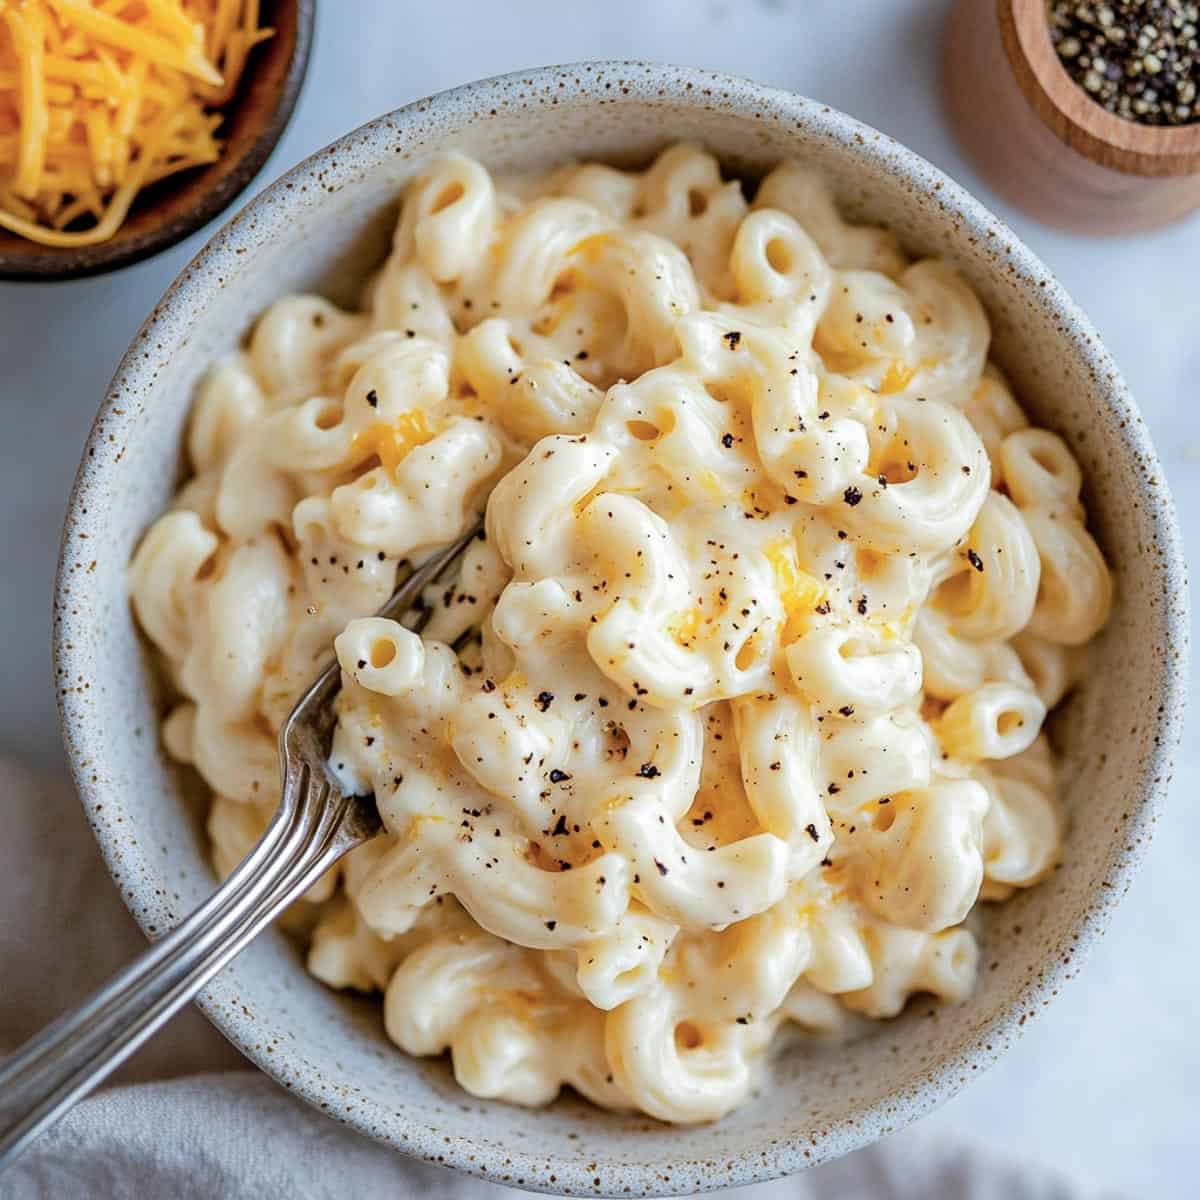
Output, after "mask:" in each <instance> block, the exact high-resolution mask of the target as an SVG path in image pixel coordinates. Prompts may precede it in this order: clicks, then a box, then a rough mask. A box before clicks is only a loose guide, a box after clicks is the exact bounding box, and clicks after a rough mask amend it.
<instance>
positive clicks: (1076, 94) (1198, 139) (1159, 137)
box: [996, 0, 1200, 176]
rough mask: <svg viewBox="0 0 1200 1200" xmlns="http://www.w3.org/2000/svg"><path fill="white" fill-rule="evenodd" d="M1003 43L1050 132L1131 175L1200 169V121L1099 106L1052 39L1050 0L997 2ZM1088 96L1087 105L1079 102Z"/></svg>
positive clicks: (1076, 148) (1180, 172) (1025, 92)
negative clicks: (1128, 116)
mask: <svg viewBox="0 0 1200 1200" xmlns="http://www.w3.org/2000/svg"><path fill="white" fill-rule="evenodd" d="M996 9H997V15H998V17H999V21H1000V40H1001V42H1002V43H1003V45H1004V49H1005V52H1006V53H1007V55H1008V59H1009V62H1010V63H1011V64H1012V69H1013V73H1014V74H1015V75H1016V78H1017V82H1018V83H1019V84H1020V86H1021V90H1022V92H1024V94H1025V97H1026V99H1028V100H1029V102H1030V103H1031V104H1032V105H1033V107H1034V110H1035V111H1036V112H1037V114H1038V115H1039V116H1040V117H1041V118H1042V120H1043V122H1044V123H1045V124H1046V125H1047V126H1048V127H1049V128H1050V130H1051V131H1052V132H1053V133H1054V134H1055V135H1056V136H1058V137H1059V138H1061V139H1062V140H1063V141H1064V142H1066V143H1067V145H1068V146H1070V147H1071V148H1072V149H1073V150H1077V151H1078V152H1079V153H1080V154H1083V155H1084V156H1086V157H1087V158H1090V159H1093V160H1094V161H1098V162H1101V163H1103V164H1104V165H1105V166H1108V167H1112V168H1114V169H1115V170H1118V171H1121V172H1124V173H1125V174H1129V175H1150V176H1164V175H1191V174H1193V173H1195V172H1197V171H1200V121H1197V122H1196V123H1193V124H1190V125H1175V126H1162V125H1140V124H1138V123H1137V122H1136V121H1127V120H1125V119H1124V118H1123V117H1118V116H1116V115H1115V114H1113V113H1110V112H1108V110H1107V109H1105V108H1103V107H1101V105H1099V104H1097V103H1096V102H1095V101H1094V100H1093V99H1092V98H1091V97H1090V96H1089V95H1088V94H1087V92H1086V91H1084V89H1083V88H1081V87H1080V86H1079V84H1077V83H1076V82H1075V80H1074V79H1072V78H1071V76H1070V75H1069V74H1068V73H1067V69H1066V67H1064V66H1063V64H1062V62H1061V60H1060V59H1059V57H1058V53H1057V51H1056V50H1055V49H1054V44H1053V42H1052V41H1051V40H1050V23H1049V21H1048V20H1047V19H1046V0H996ZM1080 97H1082V98H1083V99H1084V100H1085V101H1086V103H1085V104H1079V103H1078V99H1079V98H1080Z"/></svg>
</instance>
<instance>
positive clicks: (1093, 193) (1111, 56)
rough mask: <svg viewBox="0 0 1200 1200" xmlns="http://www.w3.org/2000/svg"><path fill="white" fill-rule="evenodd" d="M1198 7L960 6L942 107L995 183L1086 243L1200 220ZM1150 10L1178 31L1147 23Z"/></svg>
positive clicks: (1115, 0) (1116, 2) (1025, 0)
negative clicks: (1195, 215) (1194, 17)
mask: <svg viewBox="0 0 1200 1200" xmlns="http://www.w3.org/2000/svg"><path fill="white" fill-rule="evenodd" d="M1195 7H1196V5H1195V4H1194V3H1193V2H1192V0H1154V3H1153V4H1145V5H1143V4H1137V5H1134V4H1132V3H1130V2H1129V0H1112V2H1111V3H1110V4H1108V5H1096V4H1088V5H1083V4H1079V3H1077V2H1076V0H1062V2H1061V3H1059V2H1056V3H1054V4H1051V5H1048V4H1047V3H1046V0H958V3H957V4H956V5H955V7H954V8H953V10H952V11H951V14H950V18H949V22H948V24H947V27H946V36H945V43H944V47H943V83H944V95H945V103H946V109H947V115H948V117H949V120H950V123H951V125H952V126H953V127H954V129H955V132H956V133H957V135H958V137H959V140H960V141H961V143H962V144H963V147H964V149H965V150H966V152H967V153H968V155H969V156H970V157H971V159H972V160H973V162H974V163H975V165H976V166H977V167H978V169H979V171H980V173H981V174H982V175H983V176H984V177H985V178H986V179H987V181H988V183H989V184H991V185H992V186H993V187H994V188H995V189H996V191H997V192H999V193H1000V194H1001V195H1002V196H1004V197H1005V199H1007V200H1010V201H1011V202H1012V203H1014V204H1016V205H1018V206H1019V207H1021V208H1023V209H1025V210H1026V211H1027V212H1029V213H1031V214H1032V215H1033V216H1035V217H1038V218H1039V219H1040V220H1043V221H1045V222H1046V223H1047V224H1050V225H1057V226H1059V227H1062V228H1065V229H1072V230H1075V231H1077V232H1081V233H1095V234H1116V233H1127V232H1133V231H1135V230H1144V229H1154V228H1157V227H1159V226H1161V225H1167V224H1170V223H1171V222H1173V221H1177V220H1179V219H1181V218H1182V217H1185V216H1187V215H1188V214H1189V213H1191V212H1193V211H1195V210H1196V209H1197V208H1200V122H1198V121H1197V117H1200V104H1197V102H1196V100H1195V98H1194V96H1193V93H1192V85H1193V84H1195V83H1196V81H1197V80H1200V60H1197V59H1196V58H1195V57H1194V53H1193V51H1192V50H1191V49H1190V47H1191V46H1192V45H1193V43H1195V42H1196V41H1197V39H1198V38H1200V31H1196V30H1194V29H1192V26H1191V23H1190V22H1189V20H1188V14H1189V13H1190V12H1191V10H1192V9H1194V8H1195ZM1151 9H1153V10H1154V11H1155V12H1160V11H1161V12H1164V13H1169V14H1174V15H1173V16H1172V17H1171V20H1172V22H1175V21H1176V19H1177V20H1178V27H1176V26H1175V24H1174V23H1173V24H1172V27H1171V29H1170V30H1169V31H1168V30H1165V29H1159V28H1158V26H1156V25H1153V24H1150V23H1148V18H1147V16H1146V13H1148V12H1149V11H1150V10H1151ZM1135 10H1137V11H1139V12H1141V13H1142V16H1140V17H1137V18H1136V19H1135V17H1134V16H1133V15H1132V14H1133V13H1134V12H1135ZM1153 19H1157V20H1160V22H1161V21H1162V20H1163V18H1153ZM1189 96H1193V98H1192V99H1189V98H1188V97H1189Z"/></svg>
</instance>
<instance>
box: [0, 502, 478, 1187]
mask: <svg viewBox="0 0 1200 1200" xmlns="http://www.w3.org/2000/svg"><path fill="white" fill-rule="evenodd" d="M480 528H481V527H480V526H479V525H476V526H475V527H474V528H473V529H471V531H470V532H469V533H467V534H465V535H464V536H463V537H461V538H459V540H458V541H456V542H454V543H453V544H452V545H450V546H447V547H446V548H445V549H444V550H441V551H439V552H438V553H436V554H434V555H433V556H432V557H430V558H428V559H427V560H426V561H425V562H424V563H422V564H421V566H419V567H418V568H417V569H416V570H415V571H414V572H413V573H412V574H411V575H410V576H409V577H408V579H407V580H406V581H405V582H404V584H403V585H402V586H401V587H400V588H399V589H398V590H397V591H396V593H395V594H394V595H393V596H392V598H391V600H389V601H388V603H387V604H386V605H385V606H384V608H383V609H382V610H381V611H380V614H379V615H380V616H385V617H393V618H396V619H399V618H400V617H403V616H404V615H405V614H406V613H407V612H409V610H410V609H412V608H413V607H414V605H415V604H416V603H417V602H418V601H419V598H420V594H421V591H422V589H423V588H425V587H426V586H427V585H428V584H430V583H432V582H435V581H436V580H438V579H440V578H442V577H443V576H444V575H446V574H447V573H448V572H449V571H450V569H451V568H452V567H453V565H454V564H455V563H456V562H457V561H458V559H459V558H460V557H461V555H462V553H463V551H464V550H465V549H466V548H467V546H468V545H469V544H470V542H471V541H472V539H474V538H475V537H476V536H477V535H478V533H479V532H480ZM340 683H341V681H340V675H339V672H338V666H337V663H336V662H334V663H331V664H330V665H329V666H328V667H327V668H326V669H325V670H324V671H323V672H322V673H321V675H320V677H319V678H318V679H317V680H316V681H315V682H314V683H313V685H312V686H311V687H310V688H309V689H308V691H307V692H305V693H304V695H303V696H302V697H301V698H300V701H299V702H298V703H297V705H296V707H295V708H294V709H292V712H291V714H290V715H289V717H288V719H287V720H286V721H285V722H284V724H283V728H282V729H281V730H280V731H279V757H280V763H281V766H282V772H283V794H282V798H281V800H280V804H279V808H278V809H277V810H276V812H275V816H274V817H273V818H272V821H271V824H270V825H269V826H268V828H267V831H266V833H264V834H263V836H262V838H261V840H260V841H259V842H258V844H257V845H256V846H255V847H254V848H253V849H252V850H251V851H250V853H249V854H248V855H246V857H245V858H244V859H243V860H242V862H241V863H240V864H239V865H238V867H237V868H236V870H234V872H233V874H231V875H230V876H229V878H228V879H226V880H225V882H224V883H223V884H222V885H221V886H220V887H219V888H217V890H216V891H215V892H214V893H213V894H212V896H210V897H209V899H208V900H206V901H205V902H204V903H203V904H202V905H201V906H200V907H199V908H198V909H197V910H196V911H195V912H194V913H192V914H191V916H189V917H186V918H185V919H184V920H183V921H182V922H181V923H180V924H179V925H177V926H176V927H175V929H173V930H172V931H171V932H170V933H168V934H166V935H165V936H164V937H162V938H161V939H160V940H159V941H157V942H156V943H155V944H154V945H153V946H152V947H151V948H150V949H149V950H147V951H146V952H145V953H144V954H142V955H141V957H140V958H138V959H137V960H136V961H135V962H133V963H132V964H131V965H130V966H128V967H126V968H125V970H124V971H122V972H121V973H120V974H119V975H117V976H116V977H114V978H113V979H112V980H111V981H110V982H109V983H108V984H106V985H105V986H104V987H103V988H101V989H100V990H99V991H97V992H96V993H95V994H94V995H92V996H91V997H90V998H89V999H88V1000H86V1001H84V1003H83V1004H82V1005H80V1007H79V1008H77V1009H76V1010H75V1011H74V1012H71V1013H67V1014H65V1015H64V1016H62V1017H60V1018H58V1020H56V1021H55V1022H54V1023H53V1024H51V1025H49V1026H47V1028H46V1029H44V1030H43V1031H42V1032H41V1033H39V1034H37V1035H35V1036H34V1037H33V1038H31V1039H30V1040H29V1041H28V1042H27V1043H26V1044H25V1045H24V1046H22V1047H21V1048H20V1049H19V1050H17V1051H16V1052H15V1053H14V1054H13V1055H12V1056H11V1057H10V1058H8V1059H7V1060H6V1061H5V1062H4V1063H3V1064H0V1169H2V1168H3V1167H4V1166H6V1165H8V1163H10V1162H11V1161H12V1160H13V1159H14V1158H16V1156H17V1155H18V1154H19V1153H20V1152H21V1151H22V1150H23V1149H24V1148H25V1147H26V1146H27V1145H28V1144H29V1142H30V1141H32V1139H33V1138H34V1137H36V1136H37V1135H38V1134H39V1133H40V1132H41V1131H42V1130H43V1129H45V1128H46V1127H47V1126H48V1125H50V1124H52V1123H53V1122H54V1121H56V1120H57V1119H58V1118H59V1117H60V1116H62V1115H63V1113H65V1112H66V1111H67V1109H69V1108H70V1107H71V1106H72V1105H73V1104H74V1103H75V1102H76V1101H77V1100H80V1099H82V1098H83V1097H84V1096H86V1095H87V1094H88V1092H90V1091H91V1090H92V1089H93V1088H94V1087H96V1085H97V1084H99V1083H100V1082H101V1081H102V1080H104V1079H105V1078H106V1077H107V1076H108V1075H109V1074H110V1073H111V1072H112V1071H114V1070H115V1069H116V1068H117V1067H118V1066H120V1064H121V1063H122V1062H124V1061H125V1059H127V1058H128V1057H129V1056H130V1055H131V1054H132V1053H133V1052H134V1051H135V1050H136V1049H137V1048H138V1047H139V1046H140V1045H141V1044H142V1043H143V1042H144V1041H146V1039H147V1038H148V1037H150V1035H151V1034H152V1033H154V1032H155V1031H156V1030H157V1029H159V1028H160V1027H161V1026H162V1025H163V1024H165V1023H166V1022H167V1021H168V1020H169V1019H170V1018H171V1017H172V1016H173V1015H174V1014H175V1013H176V1012H178V1011H179V1010H180V1009H181V1008H183V1007H184V1005H186V1004H187V1003H188V1002H189V1001H191V1000H192V999H193V998H194V997H195V996H196V994H197V993H198V992H199V991H200V989H201V988H203V987H204V985H205V984H206V983H207V982H208V981H209V980H210V979H211V978H212V977H213V976H214V975H215V974H216V973H217V972H218V971H219V970H221V968H222V967H224V966H225V965H226V963H228V962H229V961H230V959H232V958H233V957H234V956H235V955H236V954H238V953H239V952H240V951H241V950H242V949H244V948H245V946H246V945H247V944H248V943H249V942H250V941H251V939H253V938H254V936H255V935H256V934H258V933H259V932H260V931H261V930H262V929H263V928H265V927H266V926H267V925H268V924H270V922H271V921H272V920H273V919H274V918H275V917H276V916H278V915H279V913H281V912H282V911H283V910H284V909H285V908H286V907H287V906H288V905H289V904H290V903H291V902H292V901H293V900H295V899H296V898H297V897H298V896H300V895H301V894H302V893H303V892H305V891H306V890H307V889H308V888H309V887H310V886H311V885H312V884H313V883H315V882H316V880H317V879H319V878H320V877H321V875H323V874H324V873H325V872H326V871H327V870H328V869H329V868H330V867H331V866H333V864H334V863H335V862H337V861H338V859H339V858H341V857H342V855H344V854H345V853H346V852H347V851H349V850H352V849H354V847H355V846H360V845H362V843H363V842H366V841H369V840H370V839H371V838H373V837H374V836H375V835H376V834H377V833H378V832H379V831H380V829H381V828H382V825H381V822H380V819H379V813H378V811H377V810H376V807H375V799H374V797H373V796H346V795H343V793H342V791H341V789H340V788H339V787H338V785H337V783H336V781H335V780H334V779H333V778H332V777H331V776H330V775H329V774H328V772H327V770H326V759H327V757H328V754H329V747H330V741H331V739H332V737H333V728H334V725H335V724H336V718H335V716H334V712H333V700H334V697H335V696H336V695H337V693H338V690H339V687H340Z"/></svg>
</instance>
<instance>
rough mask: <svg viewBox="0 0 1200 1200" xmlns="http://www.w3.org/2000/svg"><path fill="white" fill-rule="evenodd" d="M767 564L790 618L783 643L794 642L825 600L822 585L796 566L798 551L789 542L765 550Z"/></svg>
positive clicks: (784, 609) (778, 542) (787, 540)
mask: <svg viewBox="0 0 1200 1200" xmlns="http://www.w3.org/2000/svg"><path fill="white" fill-rule="evenodd" d="M766 556H767V562H769V563H770V564H771V570H772V571H774V572H775V586H776V587H777V588H778V589H779V598H780V600H781V601H782V602H783V611H784V612H785V613H786V614H787V620H786V621H785V622H784V626H783V631H782V633H781V634H780V640H781V641H782V642H783V644H784V645H787V644H788V643H789V642H794V641H795V640H796V639H797V638H798V637H799V636H800V635H801V634H802V633H803V632H804V631H805V629H806V628H807V627H808V620H809V617H810V616H811V615H812V611H813V609H814V608H816V606H817V605H818V604H820V603H821V600H822V599H823V598H824V595H825V590H824V588H822V587H821V584H820V582H819V581H818V580H817V579H816V578H814V577H813V576H812V575H810V574H809V573H808V572H807V571H802V570H801V569H800V567H799V565H798V564H797V562H796V550H795V547H794V545H793V544H792V542H791V540H790V539H785V538H781V539H780V540H779V541H776V542H772V543H771V544H770V545H769V546H768V547H767V548H766Z"/></svg>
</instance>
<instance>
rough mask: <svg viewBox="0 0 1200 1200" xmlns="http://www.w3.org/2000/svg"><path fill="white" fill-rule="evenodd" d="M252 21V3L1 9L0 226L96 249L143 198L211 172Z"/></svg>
mask: <svg viewBox="0 0 1200 1200" xmlns="http://www.w3.org/2000/svg"><path fill="white" fill-rule="evenodd" d="M258 20H259V12H258V0H103V2H98V0H0V227H2V228H4V229H7V230H9V231H10V232H12V233H16V234H19V235H20V236H21V237H25V238H28V239H29V240H30V241H34V242H38V243H40V244H42V245H46V246H90V245H95V244H96V243H98V242H103V241H106V240H108V239H109V238H110V237H112V236H113V234H114V233H116V231H117V230H118V229H119V228H120V226H121V223H122V222H123V221H124V220H125V217H126V216H127V215H128V213H129V209H130V206H131V205H132V204H133V202H134V200H135V199H136V197H137V194H138V192H140V191H141V190H142V188H144V187H147V186H149V185H150V184H152V183H155V182H157V181H158V180H160V179H164V178H166V176H168V175H172V174H175V173H176V172H178V171H184V170H187V169H188V168H190V167H196V166H202V165H204V164H206V163H211V162H215V161H216V159H217V157H218V156H219V154H220V152H221V143H220V141H219V140H218V138H217V137H216V136H215V134H216V130H217V127H218V126H219V125H220V123H221V115H220V113H217V112H212V111H210V110H211V109H215V108H219V107H220V106H221V105H222V104H225V103H227V102H228V101H229V100H230V99H232V98H233V95H234V93H235V92H236V90H237V85H238V81H239V79H240V77H241V74H242V72H243V70H244V68H245V65H246V60H247V57H248V55H249V53H250V50H251V49H252V48H253V47H254V46H255V45H257V44H258V43H259V42H261V41H263V40H264V39H266V38H269V37H270V36H271V35H272V33H273V30H271V29H260V28H259V24H258ZM88 220H90V222H91V223H90V225H88V226H87V227H85V228H72V226H75V225H77V224H78V223H80V222H86V221H88Z"/></svg>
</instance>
